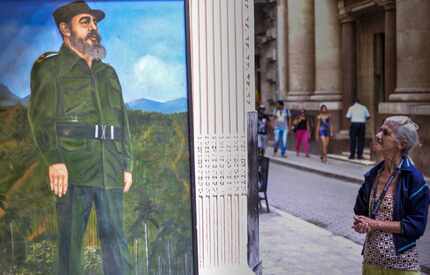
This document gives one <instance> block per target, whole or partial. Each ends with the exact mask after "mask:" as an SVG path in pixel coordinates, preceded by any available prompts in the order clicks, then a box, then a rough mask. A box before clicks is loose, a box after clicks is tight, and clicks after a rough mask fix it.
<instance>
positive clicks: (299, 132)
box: [294, 109, 311, 158]
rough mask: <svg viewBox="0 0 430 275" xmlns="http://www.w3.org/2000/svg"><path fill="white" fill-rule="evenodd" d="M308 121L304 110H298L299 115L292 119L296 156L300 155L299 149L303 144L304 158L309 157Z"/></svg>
mask: <svg viewBox="0 0 430 275" xmlns="http://www.w3.org/2000/svg"><path fill="white" fill-rule="evenodd" d="M309 130H310V126H309V120H308V119H307V117H306V114H305V110H304V109H302V110H300V113H299V115H298V116H297V117H296V118H295V119H294V131H295V133H296V155H297V156H299V155H300V147H301V145H302V144H303V151H304V152H305V156H306V157H307V158H308V157H309V140H310V138H311V135H310V132H309Z"/></svg>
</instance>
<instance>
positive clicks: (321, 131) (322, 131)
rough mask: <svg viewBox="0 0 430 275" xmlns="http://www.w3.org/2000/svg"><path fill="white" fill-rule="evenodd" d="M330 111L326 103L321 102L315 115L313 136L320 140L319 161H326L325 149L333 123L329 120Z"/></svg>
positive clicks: (331, 133)
mask: <svg viewBox="0 0 430 275" xmlns="http://www.w3.org/2000/svg"><path fill="white" fill-rule="evenodd" d="M330 119H331V117H330V113H329V111H328V108H327V105H325V104H323V105H321V107H320V112H319V114H318V115H317V127H316V128H315V138H316V140H317V141H319V142H320V155H321V156H320V159H321V162H324V163H327V151H328V145H329V143H330V138H332V137H333V133H334V131H333V124H332V123H331V121H330Z"/></svg>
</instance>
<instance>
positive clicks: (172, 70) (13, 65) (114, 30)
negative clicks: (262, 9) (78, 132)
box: [0, 0, 187, 102]
mask: <svg viewBox="0 0 430 275" xmlns="http://www.w3.org/2000/svg"><path fill="white" fill-rule="evenodd" d="M41 2H42V1H36V0H33V1H29V0H27V1H25V0H24V1H23V0H20V1H1V2H0V42H1V45H2V46H1V51H0V82H1V83H4V84H5V85H6V86H8V87H9V88H10V90H11V91H12V92H13V93H15V94H16V95H18V96H19V97H25V96H26V95H28V94H29V93H30V88H29V87H30V71H31V66H32V64H33V62H34V61H35V60H36V59H37V57H38V56H39V55H40V54H42V53H44V52H47V51H58V49H59V48H60V46H61V43H62V40H61V37H60V35H59V33H58V31H57V28H56V26H55V24H54V21H53V19H52V15H51V14H52V12H53V10H55V8H56V7H58V6H59V5H61V3H64V1H43V2H42V3H41ZM89 5H90V6H91V7H92V8H97V9H101V10H103V11H104V12H105V13H106V17H105V19H104V20H103V21H101V22H100V23H99V31H100V33H101V36H102V39H103V40H102V43H103V45H104V46H105V47H106V49H107V57H106V59H105V60H104V61H105V62H107V63H109V64H111V65H112V66H113V67H114V68H115V70H116V71H117V73H118V75H119V78H120V82H121V85H122V88H123V94H124V98H125V101H126V102H130V101H133V100H135V99H140V98H148V99H152V100H157V101H167V100H172V99H176V98H180V97H186V94H187V93H186V71H185V70H186V65H185V54H186V49H185V23H184V3H183V1H168V0H164V1H154V0H152V1H93V2H89Z"/></svg>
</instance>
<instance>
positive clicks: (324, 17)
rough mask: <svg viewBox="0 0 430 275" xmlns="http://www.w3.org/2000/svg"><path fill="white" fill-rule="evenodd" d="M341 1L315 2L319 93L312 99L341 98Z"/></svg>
mask: <svg viewBox="0 0 430 275" xmlns="http://www.w3.org/2000/svg"><path fill="white" fill-rule="evenodd" d="M337 2H338V1H337V0H317V1H315V94H314V95H313V96H312V97H311V100H317V101H339V100H340V99H341V94H340V90H341V89H340V87H341V78H340V71H341V69H340V68H341V63H340V51H341V48H340V23H339V20H338V8H337V5H338V3H337Z"/></svg>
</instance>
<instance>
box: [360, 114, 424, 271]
mask: <svg viewBox="0 0 430 275" xmlns="http://www.w3.org/2000/svg"><path fill="white" fill-rule="evenodd" d="M417 130H418V125H417V124H416V123H414V122H413V121H412V120H411V119H410V118H409V117H406V116H393V117H388V118H387V119H386V120H385V121H384V123H383V125H382V126H381V128H380V129H379V131H378V133H377V134H376V140H377V142H378V146H375V148H376V149H377V150H378V151H380V153H381V154H382V155H383V157H384V160H383V161H382V162H380V163H379V164H377V165H376V166H375V167H374V168H372V169H371V170H370V171H369V172H368V173H367V174H366V175H365V181H364V183H363V185H362V186H361V188H360V190H359V193H358V196H357V200H356V203H355V206H354V212H355V215H356V216H354V223H353V226H352V227H353V229H354V230H355V231H356V232H358V233H367V236H366V241H365V243H364V249H363V274H365V275H367V274H416V275H418V274H420V265H419V263H418V255H417V249H416V240H417V239H418V238H420V237H421V236H422V235H423V234H424V232H425V227H426V224H427V215H428V207H429V197H430V193H429V188H428V186H427V185H426V183H425V181H424V177H423V175H422V173H421V172H420V171H418V169H417V168H416V167H415V166H414V164H413V162H412V161H411V159H410V158H409V156H408V153H409V151H410V150H411V149H412V148H413V147H414V146H415V145H416V144H417V143H418V134H417Z"/></svg>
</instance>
